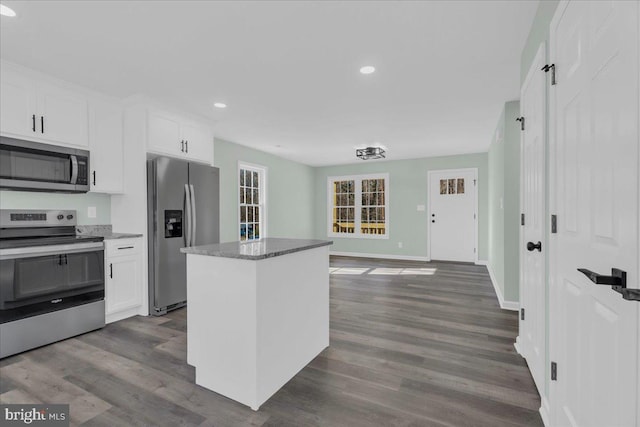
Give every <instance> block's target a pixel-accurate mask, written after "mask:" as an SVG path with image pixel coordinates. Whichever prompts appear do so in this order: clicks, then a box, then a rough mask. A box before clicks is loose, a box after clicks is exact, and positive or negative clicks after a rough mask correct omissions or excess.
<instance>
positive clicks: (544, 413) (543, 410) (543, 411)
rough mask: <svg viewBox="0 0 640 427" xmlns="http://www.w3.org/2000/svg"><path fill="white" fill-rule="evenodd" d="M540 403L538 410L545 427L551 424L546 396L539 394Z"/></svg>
mask: <svg viewBox="0 0 640 427" xmlns="http://www.w3.org/2000/svg"><path fill="white" fill-rule="evenodd" d="M540 400H541V404H540V409H539V410H538V412H539V413H540V418H542V423H543V424H544V425H545V427H550V426H551V419H550V418H549V401H548V400H547V398H546V397H544V396H541V399H540Z"/></svg>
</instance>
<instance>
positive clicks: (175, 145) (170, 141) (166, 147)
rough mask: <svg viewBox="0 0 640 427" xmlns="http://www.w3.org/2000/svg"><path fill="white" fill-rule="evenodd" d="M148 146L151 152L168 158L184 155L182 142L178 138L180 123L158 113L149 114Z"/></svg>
mask: <svg viewBox="0 0 640 427" xmlns="http://www.w3.org/2000/svg"><path fill="white" fill-rule="evenodd" d="M147 138H148V141H149V142H148V145H149V149H150V150H151V151H154V152H156V153H160V154H168V155H170V156H176V157H179V156H183V155H184V153H185V152H184V140H181V138H180V121H179V120H178V119H177V118H175V117H173V116H171V115H170V114H165V113H162V112H159V111H150V112H149V122H148V135H147Z"/></svg>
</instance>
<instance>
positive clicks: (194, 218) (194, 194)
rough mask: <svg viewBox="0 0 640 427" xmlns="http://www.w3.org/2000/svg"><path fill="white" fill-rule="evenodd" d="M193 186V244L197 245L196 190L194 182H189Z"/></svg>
mask: <svg viewBox="0 0 640 427" xmlns="http://www.w3.org/2000/svg"><path fill="white" fill-rule="evenodd" d="M189 187H190V188H191V218H192V219H193V225H192V226H191V245H189V246H195V245H196V224H197V221H196V190H195V189H194V188H193V184H189Z"/></svg>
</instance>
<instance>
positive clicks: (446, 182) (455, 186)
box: [440, 178, 464, 194]
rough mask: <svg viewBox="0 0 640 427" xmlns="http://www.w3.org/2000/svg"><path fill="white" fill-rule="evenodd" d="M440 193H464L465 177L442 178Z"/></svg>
mask: <svg viewBox="0 0 640 427" xmlns="http://www.w3.org/2000/svg"><path fill="white" fill-rule="evenodd" d="M440 194H464V178H457V179H441V180H440Z"/></svg>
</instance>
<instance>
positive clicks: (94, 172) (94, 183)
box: [93, 171, 96, 186]
mask: <svg viewBox="0 0 640 427" xmlns="http://www.w3.org/2000/svg"><path fill="white" fill-rule="evenodd" d="M93 185H94V186H95V185H96V171H93Z"/></svg>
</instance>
